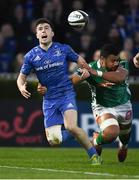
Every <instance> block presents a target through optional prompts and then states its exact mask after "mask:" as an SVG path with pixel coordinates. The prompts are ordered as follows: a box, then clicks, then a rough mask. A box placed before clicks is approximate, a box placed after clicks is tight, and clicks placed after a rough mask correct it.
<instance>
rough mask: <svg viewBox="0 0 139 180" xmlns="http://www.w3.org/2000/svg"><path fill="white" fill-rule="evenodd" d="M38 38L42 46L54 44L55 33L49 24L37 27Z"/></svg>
mask: <svg viewBox="0 0 139 180" xmlns="http://www.w3.org/2000/svg"><path fill="white" fill-rule="evenodd" d="M36 36H37V39H39V43H40V44H43V45H47V44H49V43H50V42H52V39H53V36H54V32H53V31H52V28H51V26H50V25H49V24H47V23H43V24H39V25H38V26H37V28H36Z"/></svg>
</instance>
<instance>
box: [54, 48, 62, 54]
mask: <svg viewBox="0 0 139 180" xmlns="http://www.w3.org/2000/svg"><path fill="white" fill-rule="evenodd" d="M61 55H62V52H61V50H59V49H58V50H56V51H55V52H54V55H53V56H61Z"/></svg>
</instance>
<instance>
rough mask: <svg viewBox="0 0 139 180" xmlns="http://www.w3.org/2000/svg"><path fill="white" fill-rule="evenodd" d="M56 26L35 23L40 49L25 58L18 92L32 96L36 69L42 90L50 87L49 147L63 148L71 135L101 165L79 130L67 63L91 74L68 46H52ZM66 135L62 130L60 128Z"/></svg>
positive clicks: (47, 97) (46, 116) (46, 99)
mask: <svg viewBox="0 0 139 180" xmlns="http://www.w3.org/2000/svg"><path fill="white" fill-rule="evenodd" d="M53 36H54V32H53V26H52V24H51V23H50V22H49V21H48V20H47V19H45V18H40V19H38V20H37V21H36V37H37V39H38V40H39V45H38V46H36V47H34V48H33V49H31V50H30V51H29V52H28V53H27V54H26V55H25V56H24V62H23V65H22V67H21V71H20V74H19V76H18V78H17V86H18V88H19V91H20V92H21V94H22V95H23V96H24V97H25V98H27V99H28V98H29V97H30V96H31V93H30V92H29V91H28V90H27V86H26V81H27V76H28V75H29V74H30V72H31V70H32V69H33V70H34V72H35V73H36V75H37V78H38V80H39V82H40V84H41V85H42V86H46V87H47V92H46V93H45V95H44V98H43V114H44V126H45V132H46V137H47V140H48V142H49V143H50V145H52V146H54V145H57V144H60V143H61V142H62V141H64V139H66V138H67V136H69V133H71V134H72V135H73V136H74V137H75V138H76V139H77V140H78V142H79V143H80V144H81V145H82V146H83V147H84V148H85V150H86V151H87V153H88V155H89V157H90V159H91V162H92V165H99V164H101V159H100V157H99V156H98V154H97V152H96V150H95V148H94V147H93V146H92V144H91V142H90V140H89V138H88V137H87V134H86V133H85V132H84V130H83V129H81V128H79V127H78V126H77V106H76V102H75V92H74V89H73V85H72V82H71V80H70V78H69V73H68V62H69V61H71V62H75V63H77V64H78V66H79V67H81V68H86V69H87V70H88V71H89V72H90V73H92V68H90V67H89V66H88V64H87V63H86V61H85V60H84V59H83V58H82V57H81V56H79V55H78V54H77V53H75V52H74V50H72V48H71V47H70V46H69V45H66V44H60V43H57V42H53V40H52V39H53ZM63 121H64V126H65V128H66V131H62V130H61V124H63Z"/></svg>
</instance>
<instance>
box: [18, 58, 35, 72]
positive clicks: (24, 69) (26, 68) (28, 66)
mask: <svg viewBox="0 0 139 180" xmlns="http://www.w3.org/2000/svg"><path fill="white" fill-rule="evenodd" d="M30 59H31V58H30V56H29V55H25V56H24V60H23V65H22V67H21V70H20V72H21V73H22V74H25V75H28V74H29V73H30V72H31V70H32V65H31V62H30Z"/></svg>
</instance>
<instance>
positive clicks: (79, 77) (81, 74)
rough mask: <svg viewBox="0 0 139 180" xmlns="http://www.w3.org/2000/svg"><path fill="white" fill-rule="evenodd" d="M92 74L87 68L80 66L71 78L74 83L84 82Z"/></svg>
mask: <svg viewBox="0 0 139 180" xmlns="http://www.w3.org/2000/svg"><path fill="white" fill-rule="evenodd" d="M89 76H90V73H89V72H88V71H87V70H86V69H81V68H78V69H77V71H76V72H75V73H74V74H72V75H70V79H71V81H72V83H73V84H74V85H76V84H79V83H81V82H83V81H84V80H85V79H87V78H88V77H89Z"/></svg>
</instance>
